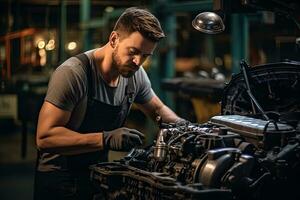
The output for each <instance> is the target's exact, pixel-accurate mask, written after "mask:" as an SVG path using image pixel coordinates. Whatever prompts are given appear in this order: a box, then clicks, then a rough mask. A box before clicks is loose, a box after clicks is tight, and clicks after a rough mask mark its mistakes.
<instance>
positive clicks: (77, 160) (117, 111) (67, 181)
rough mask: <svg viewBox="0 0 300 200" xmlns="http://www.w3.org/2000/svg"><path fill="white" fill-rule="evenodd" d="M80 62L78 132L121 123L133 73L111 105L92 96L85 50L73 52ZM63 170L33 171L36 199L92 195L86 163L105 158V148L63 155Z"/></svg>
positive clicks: (74, 199) (82, 198) (75, 199)
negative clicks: (83, 78)
mask: <svg viewBox="0 0 300 200" xmlns="http://www.w3.org/2000/svg"><path fill="white" fill-rule="evenodd" d="M76 57H77V58H79V59H80V60H81V62H82V64H83V66H84V70H85V72H86V74H87V77H88V93H87V96H88V101H87V108H86V114H85V117H84V119H83V122H82V124H81V125H80V128H79V130H78V132H80V133H91V132H101V131H104V130H105V131H109V130H113V129H116V128H119V127H122V126H123V125H124V122H125V120H126V117H127V114H128V112H129V109H130V106H131V104H132V101H133V95H134V90H135V88H134V82H133V77H131V78H129V79H128V85H127V88H126V90H125V91H126V94H125V98H124V100H123V102H122V104H121V105H120V106H113V105H109V104H106V103H103V102H100V101H98V100H96V99H94V84H93V82H94V81H93V80H92V75H91V69H90V68H91V66H90V64H89V59H88V58H87V56H86V55H85V54H80V55H77V56H76ZM64 159H65V160H66V163H67V168H68V169H67V170H64V171H55V172H36V177H35V194H34V199H36V200H40V199H43V200H48V199H49V200H50V199H53V200H54V199H55V200H60V199H61V200H62V199H70V200H71V199H72V200H79V199H80V200H89V199H92V198H93V195H94V192H95V191H94V190H93V186H92V185H91V182H90V180H89V178H90V173H89V169H88V167H89V166H90V165H92V164H95V163H98V162H106V161H107V160H108V149H105V150H103V151H97V152H92V153H85V154H80V155H74V156H64Z"/></svg>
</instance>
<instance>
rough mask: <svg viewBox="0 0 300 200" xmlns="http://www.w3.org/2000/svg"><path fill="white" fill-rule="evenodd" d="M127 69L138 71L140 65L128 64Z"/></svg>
mask: <svg viewBox="0 0 300 200" xmlns="http://www.w3.org/2000/svg"><path fill="white" fill-rule="evenodd" d="M125 66H126V67H129V68H132V69H137V68H139V66H138V65H136V64H134V63H130V64H127V65H125Z"/></svg>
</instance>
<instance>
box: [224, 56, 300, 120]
mask: <svg viewBox="0 0 300 200" xmlns="http://www.w3.org/2000/svg"><path fill="white" fill-rule="evenodd" d="M248 74H249V75H250V76H251V85H250V88H251V91H252V92H253V96H255V97H256V100H257V101H258V102H259V103H260V104H261V107H263V108H264V111H265V112H266V114H267V115H268V116H272V117H274V118H276V116H278V115H279V116H280V115H283V114H287V113H295V112H299V111H300V63H299V62H280V63H271V64H265V65H258V66H253V67H251V68H250V69H248ZM221 114H222V115H252V116H254V113H253V111H252V105H251V100H250V97H249V95H248V93H247V87H246V85H245V80H244V77H243V75H242V74H241V73H239V74H237V75H234V76H233V77H232V80H231V81H230V83H229V84H228V85H227V86H225V88H224V95H223V97H222V101H221ZM254 117H255V118H261V116H259V115H257V116H254ZM270 118H271V117H270ZM271 119H272V118H271Z"/></svg>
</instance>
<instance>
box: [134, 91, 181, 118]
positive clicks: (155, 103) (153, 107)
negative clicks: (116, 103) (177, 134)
mask: <svg viewBox="0 0 300 200" xmlns="http://www.w3.org/2000/svg"><path fill="white" fill-rule="evenodd" d="M137 106H138V107H139V109H140V110H142V111H143V112H144V113H145V114H147V115H148V116H150V117H151V118H152V119H153V120H155V119H156V117H157V116H158V115H159V116H161V118H162V120H163V122H166V123H170V122H175V121H177V120H179V119H180V118H179V117H178V116H177V115H176V114H175V113H174V112H173V111H172V110H171V109H170V108H169V107H168V106H166V105H165V104H164V103H163V102H162V101H161V100H160V99H159V98H158V97H157V96H156V95H154V96H153V97H152V98H151V99H150V101H148V102H147V103H145V104H137Z"/></svg>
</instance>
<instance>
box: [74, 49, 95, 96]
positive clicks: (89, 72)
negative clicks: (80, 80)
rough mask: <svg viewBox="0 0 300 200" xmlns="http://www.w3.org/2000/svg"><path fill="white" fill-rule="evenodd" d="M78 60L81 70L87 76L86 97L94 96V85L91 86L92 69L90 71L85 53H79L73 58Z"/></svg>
mask: <svg viewBox="0 0 300 200" xmlns="http://www.w3.org/2000/svg"><path fill="white" fill-rule="evenodd" d="M75 57H76V58H78V59H79V60H80V61H81V63H82V67H83V70H84V71H85V73H86V76H87V81H88V91H87V96H88V97H93V96H94V91H95V90H94V85H93V81H92V80H93V77H92V69H91V64H90V60H89V58H88V56H87V55H86V54H85V53H81V54H78V55H76V56H75Z"/></svg>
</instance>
